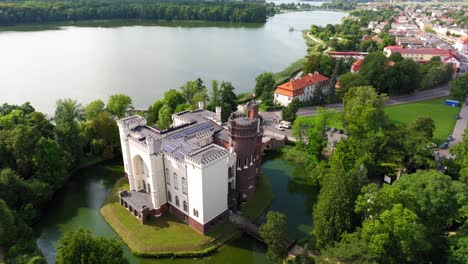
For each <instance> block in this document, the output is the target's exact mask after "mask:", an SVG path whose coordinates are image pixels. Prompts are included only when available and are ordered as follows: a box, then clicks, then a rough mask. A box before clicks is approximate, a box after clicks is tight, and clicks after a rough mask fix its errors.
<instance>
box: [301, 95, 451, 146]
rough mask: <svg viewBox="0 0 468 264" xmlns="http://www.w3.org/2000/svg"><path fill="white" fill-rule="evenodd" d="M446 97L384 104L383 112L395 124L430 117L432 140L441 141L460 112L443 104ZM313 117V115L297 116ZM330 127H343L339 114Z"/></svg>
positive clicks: (449, 131)
mask: <svg viewBox="0 0 468 264" xmlns="http://www.w3.org/2000/svg"><path fill="white" fill-rule="evenodd" d="M446 99H447V98H437V99H432V100H427V101H421V102H415V103H408V104H401V105H393V106H386V107H385V113H386V114H387V116H388V119H389V120H390V122H392V123H395V124H406V125H409V124H411V123H412V122H413V121H414V120H415V119H416V118H417V117H419V116H429V117H431V118H432V119H433V120H434V122H435V125H436V128H435V131H434V142H436V143H442V142H443V141H445V139H446V138H447V136H448V135H451V134H452V131H453V128H454V127H455V123H456V120H455V115H456V114H458V113H459V112H460V108H458V107H449V106H446V105H444V101H445V100H446ZM299 118H314V117H299ZM329 126H330V127H336V128H343V125H342V124H341V120H340V114H337V118H335V119H333V120H331V122H330V123H329Z"/></svg>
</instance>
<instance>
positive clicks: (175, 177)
mask: <svg viewBox="0 0 468 264" xmlns="http://www.w3.org/2000/svg"><path fill="white" fill-rule="evenodd" d="M174 189H176V190H179V181H178V180H177V173H175V172H174Z"/></svg>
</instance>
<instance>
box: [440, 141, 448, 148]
mask: <svg viewBox="0 0 468 264" xmlns="http://www.w3.org/2000/svg"><path fill="white" fill-rule="evenodd" d="M448 145H449V143H448V142H444V143H442V144H440V146H439V148H440V149H446V148H448Z"/></svg>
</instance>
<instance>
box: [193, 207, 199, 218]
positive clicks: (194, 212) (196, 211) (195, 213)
mask: <svg viewBox="0 0 468 264" xmlns="http://www.w3.org/2000/svg"><path fill="white" fill-rule="evenodd" d="M193 215H194V216H196V217H198V210H195V209H193Z"/></svg>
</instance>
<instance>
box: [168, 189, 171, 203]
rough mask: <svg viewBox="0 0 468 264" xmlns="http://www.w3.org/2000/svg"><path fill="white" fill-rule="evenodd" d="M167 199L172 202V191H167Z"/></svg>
mask: <svg viewBox="0 0 468 264" xmlns="http://www.w3.org/2000/svg"><path fill="white" fill-rule="evenodd" d="M167 200H168V201H169V202H172V194H171V192H170V191H167Z"/></svg>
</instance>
